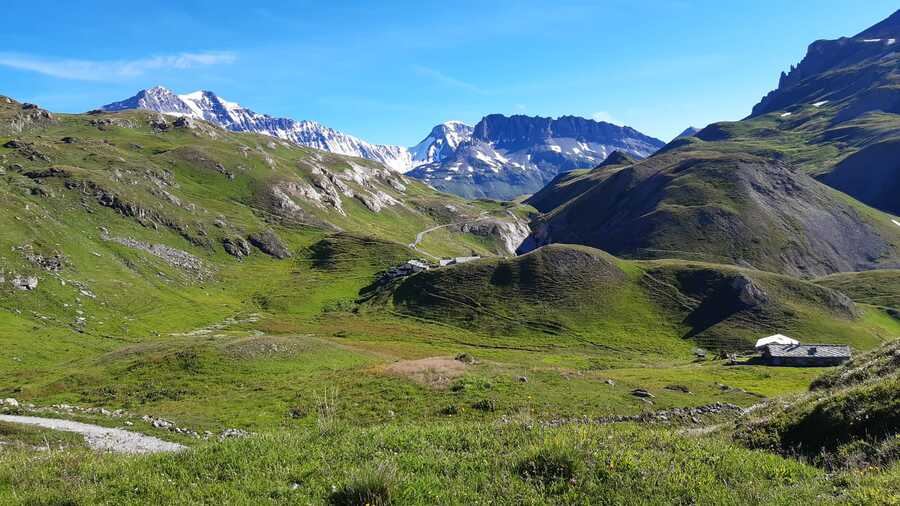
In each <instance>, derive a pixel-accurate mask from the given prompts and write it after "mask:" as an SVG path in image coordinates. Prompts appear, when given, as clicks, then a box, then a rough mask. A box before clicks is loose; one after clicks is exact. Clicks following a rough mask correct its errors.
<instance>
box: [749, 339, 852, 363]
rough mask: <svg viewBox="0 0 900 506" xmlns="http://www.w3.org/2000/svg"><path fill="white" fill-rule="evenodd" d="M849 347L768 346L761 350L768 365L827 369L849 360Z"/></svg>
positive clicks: (830, 345)
mask: <svg viewBox="0 0 900 506" xmlns="http://www.w3.org/2000/svg"><path fill="white" fill-rule="evenodd" d="M850 357H851V353H850V347H849V346H846V345H842V344H769V345H767V346H765V347H764V348H763V349H762V358H763V361H764V362H765V363H767V364H769V365H783V366H793V367H828V366H835V365H840V364H843V363H844V362H846V361H848V360H850Z"/></svg>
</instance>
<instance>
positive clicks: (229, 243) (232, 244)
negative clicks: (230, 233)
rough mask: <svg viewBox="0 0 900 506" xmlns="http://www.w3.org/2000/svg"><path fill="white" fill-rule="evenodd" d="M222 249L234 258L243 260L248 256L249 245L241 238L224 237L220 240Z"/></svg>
mask: <svg viewBox="0 0 900 506" xmlns="http://www.w3.org/2000/svg"><path fill="white" fill-rule="evenodd" d="M222 247H223V248H225V251H226V252H227V253H228V254H229V255H231V256H234V257H237V258H244V257H245V256H249V255H250V251H251V250H250V243H248V242H247V241H246V240H245V239H244V238H243V237H226V238H225V239H222Z"/></svg>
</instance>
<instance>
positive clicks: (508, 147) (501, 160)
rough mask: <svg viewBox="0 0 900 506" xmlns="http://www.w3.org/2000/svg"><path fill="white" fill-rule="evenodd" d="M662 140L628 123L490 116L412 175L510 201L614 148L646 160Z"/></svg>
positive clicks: (466, 192) (468, 193)
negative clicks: (443, 155)
mask: <svg viewBox="0 0 900 506" xmlns="http://www.w3.org/2000/svg"><path fill="white" fill-rule="evenodd" d="M663 144H664V143H663V142H662V141H660V140H658V139H655V138H653V137H650V136H647V135H644V134H642V133H640V132H638V131H637V130H635V129H633V128H630V127H620V126H617V125H613V124H611V123H606V122H602V121H594V120H589V119H585V118H580V117H576V116H563V117H560V118H557V119H553V118H542V117H537V116H536V117H532V116H522V115H515V116H504V115H501V114H492V115H489V116H485V117H484V118H482V120H481V121H479V122H478V124H477V125H475V128H474V129H473V132H472V137H471V139H470V140H469V141H468V142H464V143H461V144H460V146H459V148H458V149H457V150H456V152H455V153H453V155H452V156H448V157H446V158H445V159H443V160H439V161H435V162H432V163H428V164H424V165H421V166H419V167H417V168H415V169H414V170H413V171H411V172H410V173H409V175H410V176H412V177H416V178H419V179H422V180H424V181H426V182H427V183H428V184H430V185H431V186H433V187H435V188H437V189H439V190H442V191H447V192H450V193H455V194H457V195H461V196H464V197H468V198H494V199H512V198H515V197H518V196H520V195H523V194H527V193H533V192H535V191H537V190H539V189H541V188H542V187H543V186H544V185H545V184H547V183H548V182H549V181H550V180H552V179H553V178H554V177H555V176H556V175H557V174H559V173H562V172H567V171H570V170H573V169H576V168H585V167H593V166H595V165H597V164H599V163H600V162H602V161H603V160H605V159H606V157H607V156H608V155H609V154H610V153H612V152H613V151H616V150H619V151H623V152H625V153H628V154H630V155H631V156H634V157H636V158H645V157H647V156H649V155H651V154H653V153H654V152H655V151H656V150H657V149H659V148H660V147H662V146H663Z"/></svg>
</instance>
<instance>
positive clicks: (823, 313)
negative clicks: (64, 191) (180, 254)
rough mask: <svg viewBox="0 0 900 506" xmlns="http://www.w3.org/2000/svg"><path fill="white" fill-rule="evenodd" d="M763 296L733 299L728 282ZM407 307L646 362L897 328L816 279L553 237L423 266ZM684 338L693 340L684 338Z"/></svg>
mask: <svg viewBox="0 0 900 506" xmlns="http://www.w3.org/2000/svg"><path fill="white" fill-rule="evenodd" d="M739 279H740V280H750V282H751V283H752V284H753V285H754V286H757V287H759V289H760V290H761V291H763V292H764V293H765V294H766V295H765V297H766V300H765V302H762V303H759V304H756V305H747V304H744V303H743V302H741V300H740V294H739V290H737V289H736V288H735V287H734V286H735V285H734V283H735V282H736V280H739ZM388 303H389V304H390V305H391V306H393V307H394V309H395V310H398V311H400V312H402V313H404V314H410V315H414V316H416V317H419V318H425V319H428V320H437V321H441V322H445V323H450V324H454V325H459V326H473V327H477V328H479V329H484V330H485V331H486V332H488V333H489V334H490V335H493V336H494V337H495V338H496V339H497V340H498V342H503V341H504V340H505V339H508V338H509V337H510V336H516V335H519V336H529V339H530V342H531V343H533V344H534V345H537V346H540V345H543V344H546V343H547V342H553V343H557V342H559V341H560V340H570V341H572V342H582V343H585V345H587V346H594V347H599V348H606V349H609V350H615V351H616V352H619V353H622V354H625V355H628V354H631V353H633V354H635V355H641V356H643V357H645V358H647V357H650V356H652V355H653V354H659V355H661V356H666V355H668V356H671V355H672V354H679V353H681V354H686V352H687V350H688V349H689V348H690V347H691V346H694V345H695V344H692V342H691V340H693V342H694V343H699V344H701V345H703V346H705V347H710V348H713V349H738V350H739V349H747V347H748V346H750V345H751V344H752V342H753V341H754V340H755V339H756V338H758V337H760V336H762V335H769V334H772V333H776V332H786V333H789V334H791V335H796V336H798V338H801V339H804V340H813V341H823V340H824V341H835V342H842V343H850V344H852V345H854V346H856V347H858V348H862V349H866V348H869V347H871V346H873V345H875V344H877V343H878V342H880V341H881V340H884V339H887V338H890V337H893V335H894V334H895V333H897V332H900V325H898V323H900V322H894V321H893V320H892V319H891V318H890V317H888V316H886V315H885V314H884V313H883V312H882V311H880V310H878V309H877V308H874V307H868V306H859V307H856V306H853V305H852V304H848V301H846V300H845V299H843V298H842V296H841V295H840V294H837V293H836V292H833V291H831V290H827V289H822V288H821V287H819V286H817V285H814V284H812V283H808V282H804V281H799V280H796V279H794V278H790V277H787V276H780V275H776V274H771V273H765V272H761V271H753V270H749V269H739V268H735V267H729V266H722V265H714V264H702V263H692V262H683V261H650V262H634V261H623V260H619V259H616V258H614V257H611V256H609V255H607V254H605V253H603V252H601V251H599V250H595V249H592V248H588V247H583V246H567V245H551V246H545V247H544V248H541V249H538V250H536V251H534V252H532V253H529V254H527V255H524V256H521V257H518V258H515V259H512V260H484V261H479V262H473V263H470V264H464V265H461V266H457V267H453V268H447V269H439V270H435V271H431V272H427V273H423V274H420V275H417V276H414V277H412V278H409V279H408V280H406V281H405V282H403V283H401V284H400V286H399V287H397V288H396V290H395V291H394V292H393V293H392V294H391V296H390V297H389V298H388ZM686 338H690V340H688V339H686Z"/></svg>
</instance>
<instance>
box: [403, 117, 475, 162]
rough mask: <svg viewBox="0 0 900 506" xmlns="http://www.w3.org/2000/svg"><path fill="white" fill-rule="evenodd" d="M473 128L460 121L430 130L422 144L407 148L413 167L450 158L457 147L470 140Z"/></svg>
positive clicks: (443, 124) (442, 124)
mask: <svg viewBox="0 0 900 506" xmlns="http://www.w3.org/2000/svg"><path fill="white" fill-rule="evenodd" d="M472 132H474V128H473V127H471V126H469V125H467V124H465V123H463V122H462V121H447V122H445V123H441V124H440V125H437V126H436V127H434V128H432V129H431V133H430V134H428V137H426V138H425V139H424V140H422V142H420V143H418V144H416V145H415V146H413V147H411V148H409V151H410V153H411V155H412V160H413V165H414V166H418V165H422V164H426V163H432V162H440V161H441V160H444V159H446V158H449V157H450V156H452V155H453V154H454V153H455V152H456V150H457V148H459V145H460V144H462V143H464V142H466V141H469V140H471V139H472Z"/></svg>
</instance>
